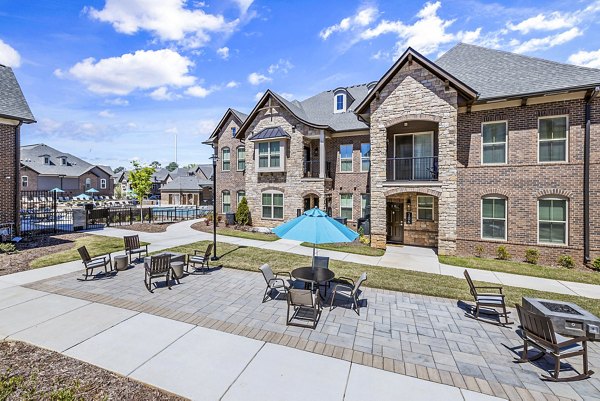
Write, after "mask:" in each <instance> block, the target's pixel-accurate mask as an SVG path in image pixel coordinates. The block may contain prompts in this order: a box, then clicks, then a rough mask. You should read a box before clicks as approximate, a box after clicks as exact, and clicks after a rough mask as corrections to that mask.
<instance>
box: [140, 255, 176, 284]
mask: <svg viewBox="0 0 600 401" xmlns="http://www.w3.org/2000/svg"><path fill="white" fill-rule="evenodd" d="M144 270H145V275H144V284H145V285H146V288H147V289H148V291H150V292H152V293H153V292H154V291H153V290H152V279H153V278H159V277H165V284H166V285H167V287H169V289H171V284H170V279H171V278H173V279H175V280H177V278H176V276H175V272H174V271H173V269H172V268H171V255H157V256H151V257H150V264H148V265H145V266H144Z"/></svg>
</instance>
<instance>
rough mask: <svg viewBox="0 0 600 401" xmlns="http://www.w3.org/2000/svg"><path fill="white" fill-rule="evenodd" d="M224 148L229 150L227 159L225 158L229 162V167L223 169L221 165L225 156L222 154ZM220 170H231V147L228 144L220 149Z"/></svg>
mask: <svg viewBox="0 0 600 401" xmlns="http://www.w3.org/2000/svg"><path fill="white" fill-rule="evenodd" d="M225 149H227V150H228V151H229V160H227V161H228V162H229V168H228V169H227V170H225V168H224V167H223V164H224V163H225V156H223V153H224V152H225ZM221 171H231V148H230V147H228V146H225V147H224V148H223V149H221Z"/></svg>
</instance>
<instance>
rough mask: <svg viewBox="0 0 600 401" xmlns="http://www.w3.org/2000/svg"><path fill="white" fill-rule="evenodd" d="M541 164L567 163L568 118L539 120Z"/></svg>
mask: <svg viewBox="0 0 600 401" xmlns="http://www.w3.org/2000/svg"><path fill="white" fill-rule="evenodd" d="M538 152H539V156H538V160H539V161H540V162H564V161H567V117H566V116H563V117H551V118H540V120H539V149H538Z"/></svg>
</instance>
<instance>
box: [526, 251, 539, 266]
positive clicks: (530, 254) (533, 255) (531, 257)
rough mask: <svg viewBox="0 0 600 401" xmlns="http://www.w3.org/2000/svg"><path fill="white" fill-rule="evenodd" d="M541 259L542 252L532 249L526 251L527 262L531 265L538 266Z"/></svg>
mask: <svg viewBox="0 0 600 401" xmlns="http://www.w3.org/2000/svg"><path fill="white" fill-rule="evenodd" d="M539 258H540V251H538V250H537V249H533V248H530V249H528V250H526V251H525V261H526V262H527V263H531V264H532V265H537V262H538V260H539Z"/></svg>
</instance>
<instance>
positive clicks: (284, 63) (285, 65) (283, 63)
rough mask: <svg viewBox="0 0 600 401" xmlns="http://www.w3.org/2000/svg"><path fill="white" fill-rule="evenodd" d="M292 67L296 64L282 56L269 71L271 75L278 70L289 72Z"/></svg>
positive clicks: (284, 72)
mask: <svg viewBox="0 0 600 401" xmlns="http://www.w3.org/2000/svg"><path fill="white" fill-rule="evenodd" d="M292 68H294V65H293V64H292V63H291V62H290V60H286V59H282V58H281V59H279V61H278V62H277V63H275V64H271V65H270V66H269V68H268V69H267V71H268V72H269V74H271V75H273V74H275V73H276V72H278V71H279V72H281V73H283V74H287V73H288V72H289V70H291V69H292Z"/></svg>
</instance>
